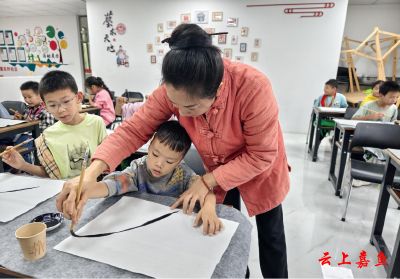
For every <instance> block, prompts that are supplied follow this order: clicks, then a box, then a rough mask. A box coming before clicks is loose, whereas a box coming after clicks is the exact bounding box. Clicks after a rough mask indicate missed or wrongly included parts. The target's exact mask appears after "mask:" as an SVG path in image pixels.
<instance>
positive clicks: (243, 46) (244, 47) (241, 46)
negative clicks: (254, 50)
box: [240, 43, 247, 52]
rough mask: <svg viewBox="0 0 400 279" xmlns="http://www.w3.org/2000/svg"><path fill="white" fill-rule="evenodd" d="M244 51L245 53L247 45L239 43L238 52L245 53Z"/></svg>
mask: <svg viewBox="0 0 400 279" xmlns="http://www.w3.org/2000/svg"><path fill="white" fill-rule="evenodd" d="M246 51H247V44H246V43H240V52H246Z"/></svg>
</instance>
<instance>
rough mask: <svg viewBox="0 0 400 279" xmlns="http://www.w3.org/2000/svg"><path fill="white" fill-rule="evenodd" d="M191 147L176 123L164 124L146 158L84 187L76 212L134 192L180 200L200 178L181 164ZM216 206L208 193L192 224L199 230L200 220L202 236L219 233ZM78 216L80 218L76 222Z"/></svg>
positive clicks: (220, 226) (180, 127)
mask: <svg viewBox="0 0 400 279" xmlns="http://www.w3.org/2000/svg"><path fill="white" fill-rule="evenodd" d="M191 143H192V141H191V140H190V137H189V135H188V134H187V132H186V130H185V129H184V128H183V127H182V126H181V125H180V124H179V122H178V121H168V122H164V123H163V124H161V125H160V126H159V128H158V130H157V132H156V133H155V135H154V137H153V140H152V141H151V143H150V146H149V155H148V156H144V157H142V158H140V159H136V160H133V161H132V162H131V164H130V166H129V167H127V168H126V169H125V170H123V171H116V172H113V173H111V174H109V175H107V176H106V177H105V178H104V179H103V181H102V182H95V183H92V184H94V185H89V184H90V183H89V184H86V185H84V187H83V191H82V196H81V206H79V205H78V208H79V209H80V210H82V209H83V206H84V204H86V202H87V200H88V199H98V198H103V197H111V196H115V195H122V194H125V193H127V192H133V191H141V192H146V193H151V194H155V195H163V196H171V197H175V198H179V196H180V195H181V194H182V193H183V192H185V191H186V190H188V189H189V187H190V186H191V185H192V184H193V183H194V182H195V181H196V180H197V179H198V178H199V177H198V176H196V174H195V173H194V171H193V170H192V169H191V168H189V167H188V166H187V165H186V164H185V163H184V162H183V161H182V159H183V157H184V156H185V155H186V153H187V151H188V150H189V148H190V146H191ZM75 186H76V185H72V187H75ZM66 190H67V191H68V189H66ZM215 205H216V199H215V195H214V194H213V193H212V192H209V193H208V195H207V197H206V199H205V202H204V205H203V206H202V209H201V210H200V212H199V213H198V214H197V218H196V220H195V224H194V225H195V226H199V225H201V223H200V220H201V221H203V223H204V226H203V233H204V234H207V233H208V234H209V235H210V236H211V235H212V234H217V232H218V231H220V230H221V229H222V222H221V221H220V220H219V219H218V217H217V214H216V213H215ZM81 212H82V211H81ZM79 216H80V214H78V218H79ZM66 217H67V218H68V217H69V216H66ZM68 219H69V218H68Z"/></svg>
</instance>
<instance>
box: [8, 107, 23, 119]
mask: <svg viewBox="0 0 400 279" xmlns="http://www.w3.org/2000/svg"><path fill="white" fill-rule="evenodd" d="M9 110H10V111H12V112H13V113H14V114H19V115H21V117H22V119H25V116H23V115H22V114H20V113H19V112H18V111H15V110H13V109H9Z"/></svg>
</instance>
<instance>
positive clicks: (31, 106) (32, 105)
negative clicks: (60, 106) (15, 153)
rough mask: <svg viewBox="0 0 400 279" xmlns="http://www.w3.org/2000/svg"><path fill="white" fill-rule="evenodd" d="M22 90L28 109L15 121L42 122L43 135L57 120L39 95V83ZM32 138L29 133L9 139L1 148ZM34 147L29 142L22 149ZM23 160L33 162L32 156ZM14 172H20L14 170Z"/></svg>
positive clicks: (21, 88)
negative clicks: (44, 105)
mask: <svg viewBox="0 0 400 279" xmlns="http://www.w3.org/2000/svg"><path fill="white" fill-rule="evenodd" d="M20 90H21V93H22V97H23V98H24V101H25V102H26V103H27V107H26V109H25V111H23V112H22V114H21V113H20V112H18V111H17V112H16V113H15V114H14V119H16V120H28V121H33V120H40V121H41V122H40V123H39V130H40V133H43V131H44V130H45V129H46V128H48V127H50V126H52V125H53V124H54V123H55V119H54V117H53V116H52V115H51V113H50V112H48V111H47V110H46V109H45V108H44V107H43V105H42V99H41V97H40V95H39V83H37V82H35V81H27V82H25V83H23V84H22V85H21V87H20ZM31 137H32V136H31V135H30V134H29V133H24V134H18V135H14V136H11V137H7V138H4V139H1V140H0V146H3V148H5V147H6V146H9V145H14V146H15V145H18V144H20V143H21V142H24V141H26V140H27V139H29V138H31ZM32 146H33V142H29V143H27V144H24V145H23V146H22V147H21V148H32ZM23 158H24V160H25V161H26V162H27V163H29V164H30V163H31V162H32V160H31V158H30V154H25V155H23ZM5 169H8V168H7V166H6V167H5ZM12 172H19V171H18V170H12Z"/></svg>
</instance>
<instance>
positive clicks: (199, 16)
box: [194, 11, 208, 24]
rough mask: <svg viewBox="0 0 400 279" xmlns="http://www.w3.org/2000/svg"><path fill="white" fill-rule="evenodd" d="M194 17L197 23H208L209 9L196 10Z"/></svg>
mask: <svg viewBox="0 0 400 279" xmlns="http://www.w3.org/2000/svg"><path fill="white" fill-rule="evenodd" d="M194 17H195V23H197V24H206V23H208V11H196V12H194Z"/></svg>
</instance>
